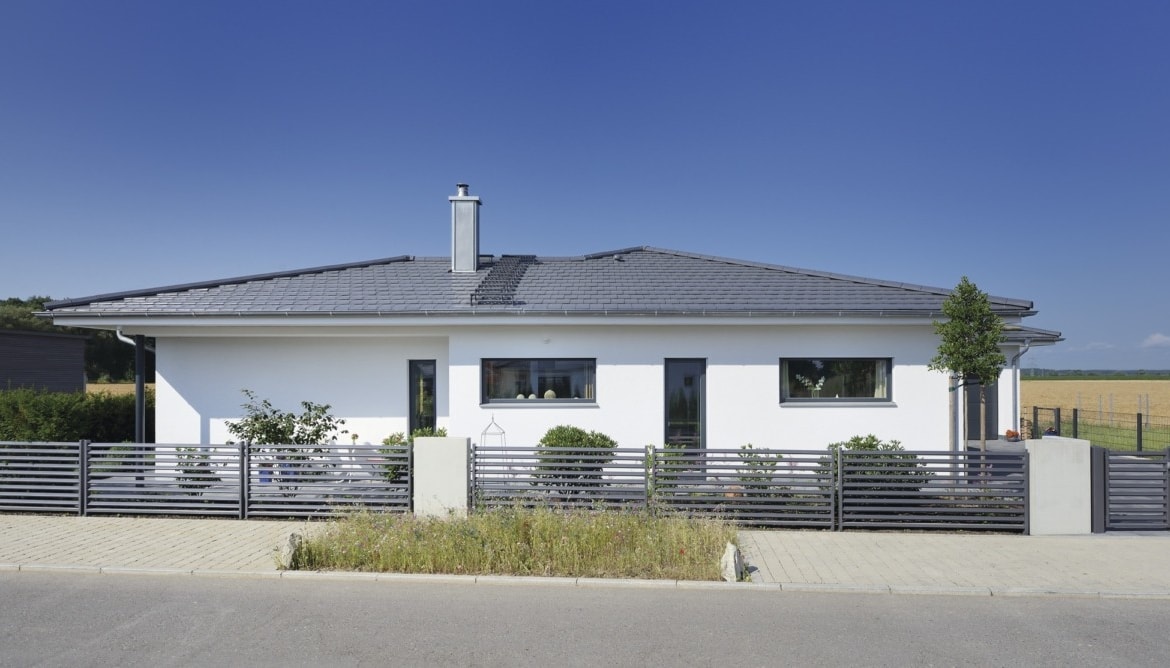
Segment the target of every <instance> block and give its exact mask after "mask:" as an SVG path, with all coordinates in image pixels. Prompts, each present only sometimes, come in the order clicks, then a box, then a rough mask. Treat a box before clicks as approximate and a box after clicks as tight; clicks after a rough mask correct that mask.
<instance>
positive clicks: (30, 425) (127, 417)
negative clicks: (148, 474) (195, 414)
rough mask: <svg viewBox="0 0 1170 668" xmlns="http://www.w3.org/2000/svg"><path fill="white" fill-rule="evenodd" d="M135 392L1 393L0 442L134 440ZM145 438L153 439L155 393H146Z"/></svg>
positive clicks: (112, 441) (118, 441) (20, 391)
mask: <svg viewBox="0 0 1170 668" xmlns="http://www.w3.org/2000/svg"><path fill="white" fill-rule="evenodd" d="M134 401H135V399H134V395H132V394H107V393H96V394H86V393H83V392H48V391H45V390H30V389H17V390H4V391H0V441H28V442H45V441H70V442H71V441H80V440H82V439H86V440H89V441H93V442H94V443H123V442H132V441H133V440H134ZM146 409H147V410H146V440H147V442H151V441H153V440H154V392H153V391H151V390H149V389H147V392H146Z"/></svg>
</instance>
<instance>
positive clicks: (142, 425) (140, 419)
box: [114, 327, 154, 443]
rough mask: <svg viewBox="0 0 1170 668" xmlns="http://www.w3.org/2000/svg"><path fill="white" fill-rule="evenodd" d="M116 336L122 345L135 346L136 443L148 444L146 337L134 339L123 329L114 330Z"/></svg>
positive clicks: (135, 336) (141, 336) (137, 336)
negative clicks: (123, 331)
mask: <svg viewBox="0 0 1170 668" xmlns="http://www.w3.org/2000/svg"><path fill="white" fill-rule="evenodd" d="M114 335H115V336H117V337H118V340H119V341H121V342H122V343H125V344H129V345H132V346H134V442H135V443H145V442H146V351H147V350H150V351H151V352H154V349H153V348H147V346H146V337H145V336H143V335H142V334H135V335H134V338H133V339H131V338H130V337H128V336H126V335H125V334H123V333H122V328H121V327H119V328H117V329H115V330H114Z"/></svg>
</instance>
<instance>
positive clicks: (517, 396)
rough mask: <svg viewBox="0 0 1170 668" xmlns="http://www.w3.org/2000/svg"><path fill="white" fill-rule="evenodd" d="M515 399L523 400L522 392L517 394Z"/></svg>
mask: <svg viewBox="0 0 1170 668" xmlns="http://www.w3.org/2000/svg"><path fill="white" fill-rule="evenodd" d="M516 398H517V399H523V398H524V393H523V392H521V393H520V394H517V395H516Z"/></svg>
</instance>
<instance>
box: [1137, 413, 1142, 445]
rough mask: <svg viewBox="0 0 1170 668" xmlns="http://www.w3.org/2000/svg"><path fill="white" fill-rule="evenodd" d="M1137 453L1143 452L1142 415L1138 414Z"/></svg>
mask: <svg viewBox="0 0 1170 668" xmlns="http://www.w3.org/2000/svg"><path fill="white" fill-rule="evenodd" d="M1137 451H1138V452H1141V451H1142V414H1141V413H1138V414H1137Z"/></svg>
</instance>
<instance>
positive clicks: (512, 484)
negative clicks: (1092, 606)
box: [471, 446, 1028, 532]
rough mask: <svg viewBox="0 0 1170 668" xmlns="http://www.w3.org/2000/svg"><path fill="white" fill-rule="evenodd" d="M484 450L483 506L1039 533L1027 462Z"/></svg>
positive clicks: (1010, 456) (880, 455) (475, 473)
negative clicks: (1031, 510)
mask: <svg viewBox="0 0 1170 668" xmlns="http://www.w3.org/2000/svg"><path fill="white" fill-rule="evenodd" d="M581 452H582V451H581V450H579V449H574V448H539V447H516V446H510V447H498V448H485V447H480V448H477V449H475V451H474V454H473V470H472V490H471V495H472V498H473V502H474V503H475V505H476V506H477V507H480V508H495V507H502V506H513V505H521V506H525V507H533V506H554V507H585V508H594V507H599V506H613V505H621V506H623V507H627V508H650V509H653V510H654V511H657V512H677V513H684V514H688V515H703V516H715V517H721V518H725V519H728V520H730V521H733V522H735V523H737V524H740V525H745V526H774V527H819V528H826V529H841V528H912V529H952V530H954V529H961V530H993V531H1019V532H1027V530H1028V504H1027V500H1028V457H1027V454H1026V453H1023V452H1020V453H988V454H987V455H986V456H983V455H980V454H979V453H938V452H925V451H899V452H849V451H841V452H838V453H826V452H825V451H823V450H820V451H807V450H764V449H759V450H757V449H739V450H719V449H706V450H692V449H675V448H647V449H646V450H644V451H641V450H633V449H624V450H618V451H615V453H614V454H613V455H612V456H611V455H609V454H607V453H603V454H592V455H587V456H583V455H582V454H581Z"/></svg>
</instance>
